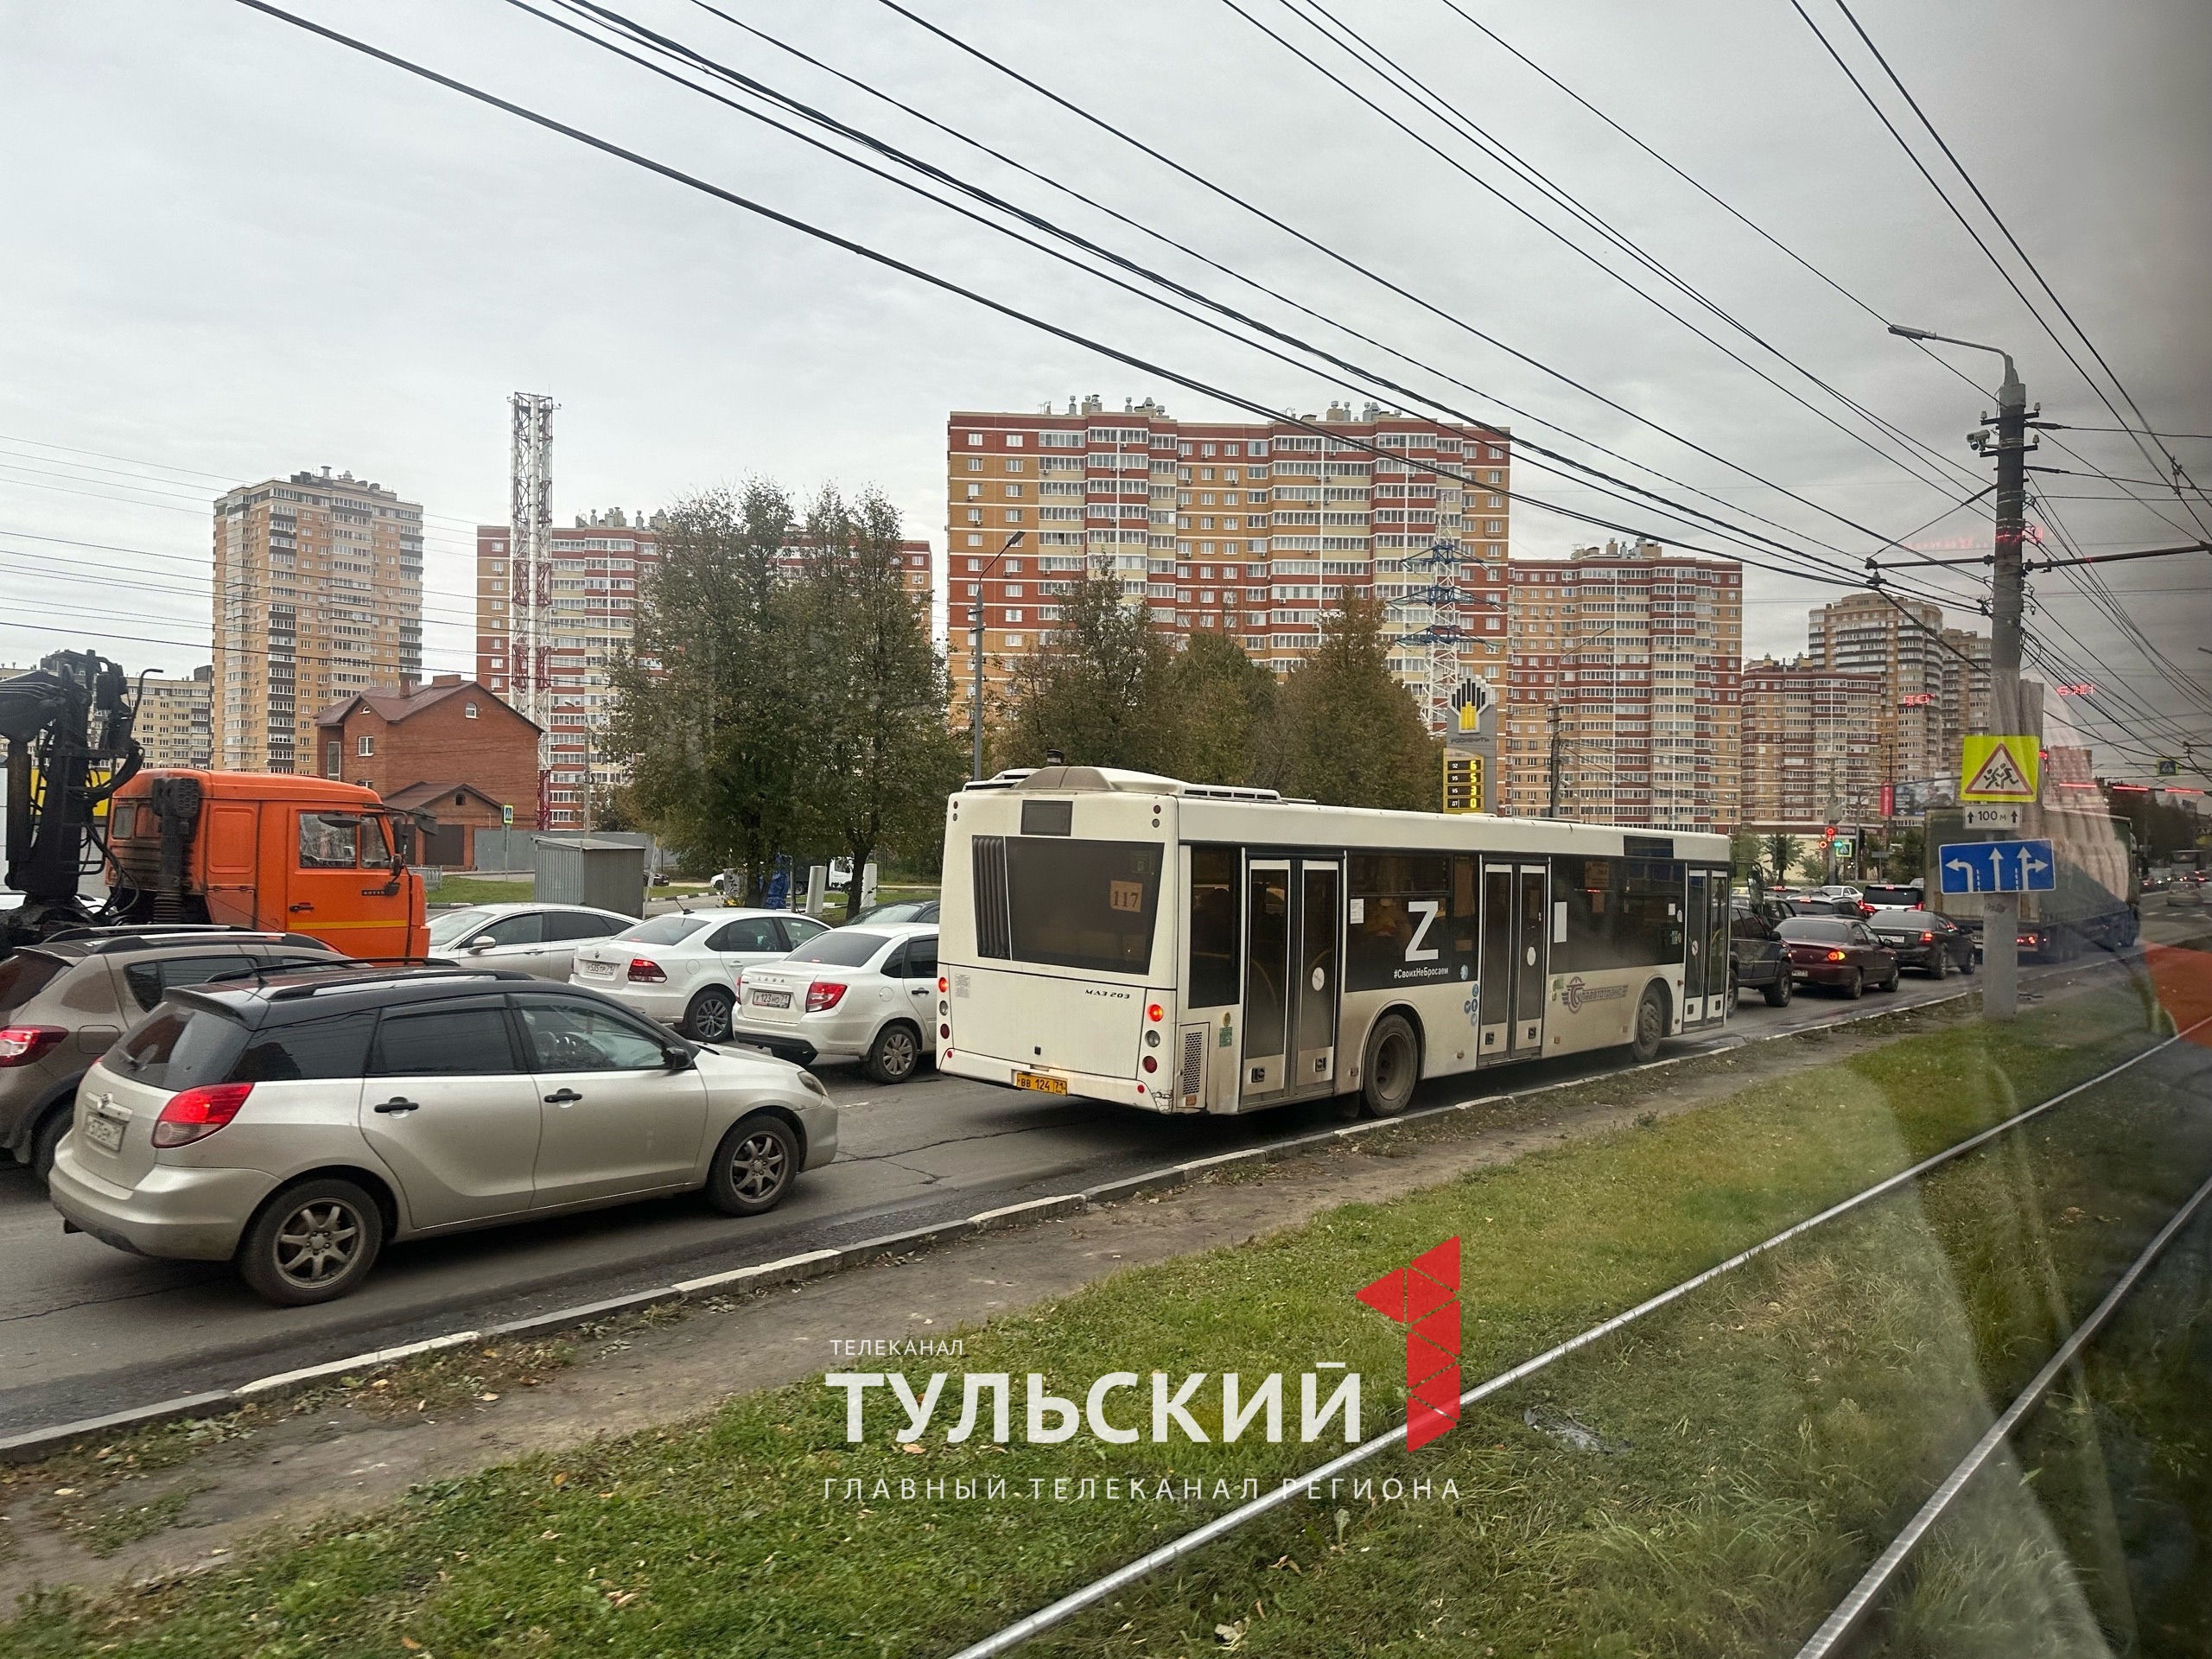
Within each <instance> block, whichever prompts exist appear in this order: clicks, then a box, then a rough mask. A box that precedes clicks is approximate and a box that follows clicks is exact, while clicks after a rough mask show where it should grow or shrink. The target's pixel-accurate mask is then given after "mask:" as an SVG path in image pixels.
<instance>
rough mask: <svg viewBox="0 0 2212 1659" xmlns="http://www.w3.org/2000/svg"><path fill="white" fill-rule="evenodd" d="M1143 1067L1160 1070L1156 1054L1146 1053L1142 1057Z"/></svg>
mask: <svg viewBox="0 0 2212 1659" xmlns="http://www.w3.org/2000/svg"><path fill="white" fill-rule="evenodd" d="M1144 1069H1145V1070H1146V1071H1159V1070H1160V1057H1159V1056H1158V1055H1157V1054H1147V1055H1146V1056H1145V1057H1144Z"/></svg>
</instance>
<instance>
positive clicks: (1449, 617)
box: [1390, 537, 1469, 733]
mask: <svg viewBox="0 0 2212 1659" xmlns="http://www.w3.org/2000/svg"><path fill="white" fill-rule="evenodd" d="M1468 557H1469V556H1468V555H1467V554H1466V553H1465V552H1463V551H1462V550H1460V547H1459V543H1457V542H1455V541H1453V540H1452V539H1451V538H1450V537H1446V538H1445V539H1443V540H1441V541H1437V542H1432V543H1430V544H1429V545H1428V547H1427V550H1425V551H1423V552H1420V553H1415V554H1412V555H1409V556H1408V557H1407V558H1405V559H1404V560H1403V561H1402V569H1404V570H1405V571H1406V572H1407V574H1408V575H1419V576H1420V577H1421V579H1422V583H1423V585H1422V586H1421V587H1418V588H1411V589H1409V590H1408V592H1407V593H1405V594H1403V595H1402V596H1401V597H1399V598H1396V599H1394V600H1392V601H1390V609H1391V610H1392V611H1394V612H1395V611H1402V610H1410V609H1412V608H1413V607H1416V606H1421V607H1426V608H1427V613H1428V621H1427V625H1426V626H1422V627H1419V628H1413V629H1410V630H1408V632H1403V633H1399V634H1394V635H1392V636H1391V644H1393V645H1420V646H1421V647H1423V648H1424V650H1425V652H1426V653H1427V665H1426V667H1425V668H1424V669H1423V671H1422V675H1421V681H1420V683H1419V684H1418V685H1417V686H1416V687H1415V689H1414V701H1415V702H1418V703H1419V704H1420V705H1421V712H1422V714H1423V715H1424V716H1425V717H1426V718H1427V721H1428V729H1429V730H1430V731H1432V732H1442V733H1450V732H1452V731H1454V730H1456V729H1457V728H1458V722H1459V712H1458V705H1457V704H1456V703H1455V702H1454V701H1453V699H1454V697H1455V696H1456V694H1457V693H1458V692H1459V680H1460V671H1459V647H1460V643H1461V641H1462V640H1464V639H1465V638H1466V637H1467V634H1466V630H1465V627H1464V626H1462V624H1461V622H1460V620H1459V609H1460V607H1461V606H1462V605H1463V604H1465V602H1466V595H1465V594H1464V593H1463V592H1462V590H1461V588H1460V586H1459V569H1460V567H1461V566H1462V565H1465V563H1468ZM1408 620H1411V619H1408Z"/></svg>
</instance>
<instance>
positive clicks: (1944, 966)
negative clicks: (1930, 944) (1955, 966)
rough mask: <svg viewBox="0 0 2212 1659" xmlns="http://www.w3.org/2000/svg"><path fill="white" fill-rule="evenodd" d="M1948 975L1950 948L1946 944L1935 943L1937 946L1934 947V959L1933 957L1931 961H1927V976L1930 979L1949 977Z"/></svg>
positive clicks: (1949, 974)
mask: <svg viewBox="0 0 2212 1659" xmlns="http://www.w3.org/2000/svg"><path fill="white" fill-rule="evenodd" d="M1928 976H1929V978H1930V979H1948V978H1949V977H1950V976H1951V950H1950V947H1949V946H1948V945H1941V944H1939V945H1937V946H1936V956H1935V959H1934V960H1933V961H1932V962H1930V963H1929V968H1928Z"/></svg>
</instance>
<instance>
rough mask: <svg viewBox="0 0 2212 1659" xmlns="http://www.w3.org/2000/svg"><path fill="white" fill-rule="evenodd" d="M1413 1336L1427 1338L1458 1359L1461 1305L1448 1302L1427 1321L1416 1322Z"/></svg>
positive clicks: (1419, 1320)
mask: <svg viewBox="0 0 2212 1659" xmlns="http://www.w3.org/2000/svg"><path fill="white" fill-rule="evenodd" d="M1413 1334H1414V1335H1415V1336H1417V1337H1422V1338H1427V1340H1428V1341H1429V1342H1431V1343H1433V1344H1435V1345H1436V1346H1437V1347H1439V1348H1441V1349H1442V1350H1443V1351H1445V1352H1446V1353H1447V1354H1451V1355H1452V1356H1454V1357H1457V1356H1458V1354H1459V1303H1457V1302H1446V1303H1445V1305H1444V1306H1441V1307H1440V1308H1438V1309H1437V1310H1436V1311H1435V1312H1434V1313H1431V1314H1430V1315H1429V1316H1428V1317H1427V1319H1418V1320H1416V1321H1415V1322H1414V1327H1413Z"/></svg>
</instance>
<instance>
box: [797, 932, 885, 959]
mask: <svg viewBox="0 0 2212 1659" xmlns="http://www.w3.org/2000/svg"><path fill="white" fill-rule="evenodd" d="M890 943H891V938H890V935H888V934H886V933H855V932H853V931H850V930H849V929H847V928H842V927H839V928H832V929H831V930H830V931H829V932H827V933H823V934H818V935H817V936H816V937H815V938H812V939H810V940H809V941H807V943H806V944H803V945H801V946H799V948H798V950H794V951H792V952H791V955H789V956H788V957H785V958H784V960H785V962H813V963H821V964H822V965H823V967H825V968H859V967H863V966H865V965H866V964H867V963H868V958H869V957H873V956H874V954H875V953H876V952H877V951H879V950H882V949H883V947H884V946H885V945H887V944H890Z"/></svg>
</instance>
